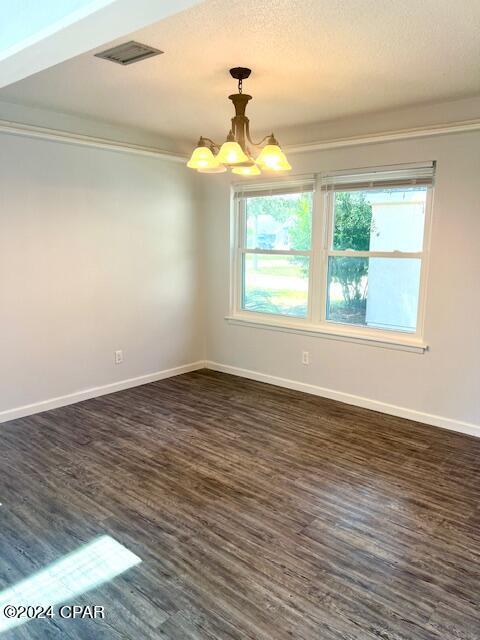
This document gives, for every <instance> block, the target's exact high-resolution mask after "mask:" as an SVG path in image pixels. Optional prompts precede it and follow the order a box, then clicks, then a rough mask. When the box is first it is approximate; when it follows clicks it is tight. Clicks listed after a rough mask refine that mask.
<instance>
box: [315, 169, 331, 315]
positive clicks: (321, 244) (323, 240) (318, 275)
mask: <svg viewBox="0 0 480 640" xmlns="http://www.w3.org/2000/svg"><path fill="white" fill-rule="evenodd" d="M319 181H320V180H319ZM327 200H328V194H327V193H326V191H325V190H323V189H322V188H321V185H320V184H319V185H317V189H316V191H315V201H314V228H313V249H314V252H313V253H314V260H313V265H312V274H313V278H312V281H313V292H312V306H313V313H312V322H313V323H314V324H321V323H323V322H324V320H325V304H326V280H327V263H326V261H327V242H328V210H327V207H328V203H327Z"/></svg>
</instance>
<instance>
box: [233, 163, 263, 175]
mask: <svg viewBox="0 0 480 640" xmlns="http://www.w3.org/2000/svg"><path fill="white" fill-rule="evenodd" d="M232 173H235V174H237V175H239V176H259V175H260V174H261V173H262V172H261V171H260V169H259V168H258V167H257V165H256V164H252V166H250V167H234V168H233V169H232Z"/></svg>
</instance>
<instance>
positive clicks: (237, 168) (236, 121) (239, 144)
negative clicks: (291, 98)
mask: <svg viewBox="0 0 480 640" xmlns="http://www.w3.org/2000/svg"><path fill="white" fill-rule="evenodd" d="M250 73H251V70H250V69H246V68H245V67H235V68H234V69H230V75H231V76H232V77H233V78H235V80H238V93H234V94H233V95H231V96H228V98H229V100H231V101H232V102H233V106H234V107H235V116H234V117H233V118H232V126H231V129H230V132H229V134H228V136H227V139H226V141H225V142H224V143H223V144H222V145H221V146H220V145H218V144H217V143H216V142H214V141H213V140H211V139H210V138H205V137H203V136H202V137H201V138H200V140H199V141H198V144H197V147H196V149H194V151H193V153H192V156H191V158H190V160H189V161H188V162H187V167H190V169H197V171H199V172H200V173H224V172H225V171H226V170H227V167H228V168H230V169H231V170H232V173H236V174H238V175H241V176H258V175H260V173H262V172H266V173H280V172H284V171H290V169H291V168H292V167H291V166H290V164H289V162H288V160H287V158H286V156H285V154H284V153H283V151H282V150H281V149H280V146H279V144H278V142H277V140H276V139H275V136H274V135H273V133H272V134H271V135H269V136H265V138H263V140H260V142H258V143H256V142H253V141H252V139H251V138H250V123H249V119H248V118H247V116H246V115H245V109H246V107H247V104H248V101H249V100H251V99H252V96H249V95H247V94H245V93H243V92H242V82H243V80H245V78H248V76H249V75H250ZM262 145H264V146H263V148H262ZM252 148H255V149H256V150H257V151H256V152H253V151H252ZM257 154H258V155H257Z"/></svg>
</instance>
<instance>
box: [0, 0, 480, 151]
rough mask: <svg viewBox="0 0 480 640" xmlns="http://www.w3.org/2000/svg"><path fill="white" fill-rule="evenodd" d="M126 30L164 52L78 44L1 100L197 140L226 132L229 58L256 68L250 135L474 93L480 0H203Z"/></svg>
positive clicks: (250, 89)
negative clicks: (81, 48)
mask: <svg viewBox="0 0 480 640" xmlns="http://www.w3.org/2000/svg"><path fill="white" fill-rule="evenodd" d="M131 37H132V38H134V39H136V40H139V41H141V42H144V43H146V44H150V45H152V46H154V47H157V48H159V49H162V50H163V51H165V54H164V55H161V56H158V57H156V58H151V59H149V60H145V61H143V62H140V63H137V64H133V65H130V66H126V67H122V66H120V65H116V64H114V63H111V62H107V61H105V60H100V59H98V58H94V57H93V55H92V53H87V54H83V55H81V56H78V57H76V58H72V59H71V60H68V61H66V62H63V63H61V64H58V65H56V66H55V67H51V68H50V69H47V70H45V71H42V72H40V73H37V74H36V75H33V76H31V77H29V78H26V79H24V80H22V81H20V82H17V83H15V84H12V85H10V86H7V87H5V88H3V89H2V90H0V100H7V101H14V102H20V103H23V104H28V105H33V106H38V107H44V108H49V109H54V110H57V111H64V112H67V113H74V114H80V115H85V116H89V117H92V118H96V119H100V120H104V121H108V122H112V123H115V124H120V125H124V126H131V127H137V128H141V129H144V130H149V131H152V132H155V133H159V134H163V135H167V136H169V137H173V138H178V139H186V138H192V140H194V139H196V138H197V137H198V135H200V134H202V135H206V136H210V137H214V138H222V137H223V136H224V135H225V133H226V132H227V131H226V130H227V127H228V118H230V117H231V115H232V108H231V104H230V102H229V100H228V99H227V96H228V95H229V94H230V93H235V92H236V86H235V82H234V81H233V80H232V79H231V78H230V76H229V75H228V69H229V68H230V67H232V66H240V65H241V66H250V67H252V68H253V73H252V76H251V78H250V79H249V80H248V81H246V83H245V85H244V90H245V92H247V93H251V94H252V95H253V97H254V100H253V101H252V102H251V103H250V106H249V109H248V112H247V115H249V116H250V118H251V120H252V128H253V134H254V137H256V138H258V137H262V136H263V135H264V134H265V133H267V132H269V131H270V130H271V129H275V128H282V127H287V126H293V125H301V124H306V123H312V122H319V121H324V120H331V119H335V118H340V117H344V116H349V115H356V114H359V113H366V112H370V111H371V112H375V111H381V110H387V109H391V108H396V107H401V106H407V105H413V104H418V103H424V102H435V101H440V100H447V99H454V98H460V97H464V96H471V95H478V94H480V1H479V0H456V1H453V0H421V1H420V2H419V0H403V1H399V0H295V1H293V0H269V1H264V2H261V1H259V0H206V1H205V2H201V3H200V4H197V5H196V6H194V7H192V8H190V9H187V10H186V11H183V12H180V13H177V14H175V15H173V16H170V17H168V18H166V19H164V20H162V21H160V22H158V23H156V24H154V25H151V26H149V27H147V28H144V29H142V30H141V31H138V32H136V33H134V34H132V36H131ZM127 39H129V38H122V39H121V40H120V41H121V42H124V41H126V40H127ZM120 41H115V42H120ZM107 46H111V43H105V46H102V47H100V48H97V49H95V51H100V50H102V49H104V48H107Z"/></svg>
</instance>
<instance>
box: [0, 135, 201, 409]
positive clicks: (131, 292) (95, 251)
mask: <svg viewBox="0 0 480 640" xmlns="http://www.w3.org/2000/svg"><path fill="white" fill-rule="evenodd" d="M195 185H196V182H195V177H193V178H192V176H191V174H190V173H189V172H188V171H187V170H186V169H185V167H184V166H183V165H182V164H179V163H175V162H171V161H166V160H162V159H159V158H155V157H144V156H140V155H134V154H128V153H117V152H113V151H107V150H102V149H97V148H89V147H81V146H73V145H68V144H60V143H55V142H49V141H45V140H36V139H29V138H22V137H15V136H12V135H6V134H2V135H0V418H1V413H2V411H3V412H5V411H7V410H10V409H14V408H17V407H21V406H23V405H27V404H30V403H37V402H41V401H45V400H48V399H50V398H53V397H57V396H62V395H64V394H71V393H74V392H77V391H81V390H83V389H87V388H91V387H96V386H102V385H108V384H111V383H114V382H117V381H119V380H124V379H127V378H132V377H136V376H141V375H146V374H150V373H154V372H158V371H161V370H164V369H169V368H172V367H177V366H179V365H183V364H187V363H191V362H194V361H198V360H201V359H203V357H204V327H203V315H202V300H201V292H200V290H199V274H200V262H201V249H200V240H201V233H200V229H201V221H200V211H199V207H198V197H197V194H196V192H195V188H196V187H195ZM116 349H123V351H124V355H125V361H124V363H123V364H121V365H115V364H114V351H115V350H116Z"/></svg>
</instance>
